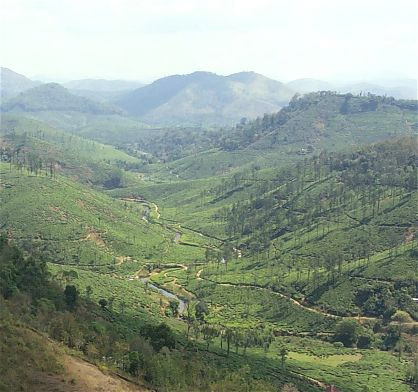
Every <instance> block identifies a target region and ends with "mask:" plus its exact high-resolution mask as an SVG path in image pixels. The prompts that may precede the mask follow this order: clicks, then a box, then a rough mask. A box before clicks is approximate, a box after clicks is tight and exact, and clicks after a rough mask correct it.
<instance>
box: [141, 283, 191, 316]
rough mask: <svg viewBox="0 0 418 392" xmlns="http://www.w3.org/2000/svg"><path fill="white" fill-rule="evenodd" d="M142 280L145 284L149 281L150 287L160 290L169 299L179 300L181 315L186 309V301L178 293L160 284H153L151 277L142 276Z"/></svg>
mask: <svg viewBox="0 0 418 392" xmlns="http://www.w3.org/2000/svg"><path fill="white" fill-rule="evenodd" d="M140 281H141V282H142V283H144V284H147V283H148V287H151V288H152V289H154V290H156V291H158V292H159V293H160V294H162V295H164V297H166V298H167V299H169V300H173V299H174V300H176V301H178V303H179V314H180V315H181V314H183V312H184V309H185V308H186V303H185V302H184V301H183V300H182V299H180V298H179V297H177V295H175V294H173V293H170V292H169V291H167V290H164V289H162V288H161V287H158V286H156V285H154V284H152V283H151V282H150V279H149V278H140Z"/></svg>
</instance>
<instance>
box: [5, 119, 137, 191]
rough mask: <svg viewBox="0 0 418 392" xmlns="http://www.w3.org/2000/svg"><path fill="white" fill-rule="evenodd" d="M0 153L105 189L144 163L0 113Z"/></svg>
mask: <svg viewBox="0 0 418 392" xmlns="http://www.w3.org/2000/svg"><path fill="white" fill-rule="evenodd" d="M0 154H1V156H2V160H3V161H7V162H11V163H13V164H15V165H27V166H29V170H31V171H32V172H35V173H37V172H42V171H46V172H48V173H50V174H52V173H53V174H54V175H56V174H64V175H66V176H70V177H71V178H73V179H77V180H78V181H80V182H82V183H85V184H90V185H94V186H97V187H106V188H112V187H115V186H120V185H122V184H124V183H126V181H128V183H129V178H127V175H126V174H127V173H126V172H125V171H124V169H127V168H130V169H132V168H138V167H141V166H142V165H143V161H141V160H140V159H138V158H135V157H132V156H130V155H128V154H126V153H124V152H122V151H119V150H117V149H115V148H114V147H112V146H109V145H104V144H101V143H97V142H93V141H91V140H88V139H85V138H82V137H79V136H76V135H71V134H68V133H66V132H63V131H61V130H58V129H55V128H52V127H50V126H48V125H46V124H45V123H42V122H39V121H35V120H31V119H28V118H25V117H22V116H19V115H16V114H4V115H3V116H2V122H1V127H0Z"/></svg>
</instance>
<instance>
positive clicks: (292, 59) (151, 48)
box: [0, 0, 418, 82]
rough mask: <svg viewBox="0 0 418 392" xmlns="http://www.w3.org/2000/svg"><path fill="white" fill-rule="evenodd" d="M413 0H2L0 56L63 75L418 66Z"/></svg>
mask: <svg viewBox="0 0 418 392" xmlns="http://www.w3.org/2000/svg"><path fill="white" fill-rule="evenodd" d="M417 4H418V2H416V1H413V0H411V1H410V0H396V1H394V0H376V1H375V0H345V1H342V0H284V1H282V0H275V1H269V0H257V1H246V0H238V1H232V0H230V1H229V0H223V1H218V0H195V1H187V0H71V1H67V0H2V1H1V13H0V29H1V52H0V56H1V57H0V63H1V65H2V66H5V67H9V68H12V69H13V70H15V71H17V72H20V73H23V74H25V75H28V76H35V75H36V76H38V77H39V76H40V75H44V76H48V77H51V78H56V79H71V78H72V79H74V78H85V77H94V78H101V77H103V78H120V79H136V80H142V81H147V82H148V81H151V80H153V79H155V78H158V77H162V76H166V75H170V74H175V73H179V74H184V73H189V72H193V71H196V70H207V71H212V72H216V73H219V74H230V73H234V72H238V71H242V70H253V71H256V72H259V73H262V74H265V75H266V76H269V77H272V78H275V79H278V80H282V81H289V80H292V79H296V78H302V77H314V78H320V79H328V80H330V79H333V78H337V77H351V78H356V79H373V78H378V77H413V78H416V77H417V76H418V75H417V74H418V60H417V54H418V47H417V36H418V27H417V15H418V6H417Z"/></svg>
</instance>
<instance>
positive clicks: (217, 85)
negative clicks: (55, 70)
mask: <svg viewBox="0 0 418 392" xmlns="http://www.w3.org/2000/svg"><path fill="white" fill-rule="evenodd" d="M378 83H379V84H377V83H369V82H359V83H352V84H333V83H330V82H327V81H321V80H316V79H309V78H305V79H297V80H294V81H291V82H288V83H286V84H285V83H282V82H279V81H276V80H273V79H269V78H267V77H265V76H263V75H260V74H257V73H255V72H239V73H235V74H232V75H228V76H222V75H217V74H214V73H211V72H194V73H192V74H187V75H172V76H167V77H164V78H161V79H158V80H156V81H155V82H153V83H151V84H149V85H143V84H142V83H140V82H138V81H124V80H105V79H83V80H74V81H70V82H67V83H63V87H62V86H61V85H59V84H57V83H45V84H42V83H41V82H39V81H32V80H30V79H29V78H27V77H25V76H24V75H20V74H18V73H16V72H14V71H12V70H10V69H8V68H2V69H1V96H2V110H3V111H16V110H19V111H28V112H34V111H57V110H58V111H80V112H83V113H86V112H91V113H93V114H115V113H118V114H121V113H125V115H128V116H131V117H135V118H138V119H141V121H143V122H146V123H149V124H152V125H158V126H161V125H163V126H167V125H193V126H194V125H202V124H203V125H215V126H222V125H232V124H234V123H236V122H238V121H240V119H241V118H254V117H257V116H262V115H263V114H264V113H274V112H277V111H278V110H280V108H281V107H283V106H285V105H286V104H287V103H288V102H289V101H290V99H291V98H292V97H293V96H294V95H295V94H296V93H299V94H305V93H308V92H313V91H324V90H332V91H340V92H343V93H347V92H350V93H353V94H359V93H363V94H366V93H369V92H370V93H372V94H376V95H387V96H393V97H395V98H398V99H415V98H416V97H417V85H416V81H415V80H412V79H406V80H393V81H390V80H389V81H383V80H380V81H378ZM22 93H23V94H22ZM19 94H20V95H19Z"/></svg>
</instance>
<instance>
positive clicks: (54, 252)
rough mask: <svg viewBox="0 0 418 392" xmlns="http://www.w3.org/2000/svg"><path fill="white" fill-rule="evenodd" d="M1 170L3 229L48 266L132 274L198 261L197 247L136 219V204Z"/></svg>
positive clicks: (58, 181) (140, 212)
mask: <svg viewBox="0 0 418 392" xmlns="http://www.w3.org/2000/svg"><path fill="white" fill-rule="evenodd" d="M0 167H1V188H0V196H1V198H2V209H1V221H2V230H3V231H6V232H8V233H9V235H10V236H11V238H13V239H15V240H16V241H18V242H19V243H20V244H22V245H24V246H26V247H28V248H29V249H35V250H36V249H37V250H38V251H40V252H41V251H42V252H43V253H44V254H47V255H48V258H49V260H51V261H54V262H59V263H79V264H84V265H90V264H92V265H106V267H103V269H105V270H106V269H109V270H113V269H114V268H116V267H118V265H120V268H124V269H126V270H127V271H134V270H136V269H138V268H139V266H141V265H143V264H144V263H147V262H153V263H158V262H163V263H164V262H186V263H187V262H190V261H193V260H195V259H196V258H202V257H203V254H204V249H202V248H199V247H192V246H183V245H181V244H176V243H174V242H173V239H174V237H175V230H174V229H170V228H165V227H164V226H162V225H158V224H152V223H147V222H146V221H145V220H144V219H141V218H142V216H143V214H144V210H145V207H144V206H143V205H141V204H138V203H129V202H124V201H119V200H115V199H113V198H110V197H109V196H106V195H104V194H103V193H100V192H98V191H95V190H92V189H90V188H87V187H85V186H82V185H80V184H79V183H76V182H74V181H72V180H70V179H68V178H65V177H62V176H57V177H56V178H53V179H51V178H50V177H46V176H40V175H39V176H35V175H30V174H27V173H25V172H19V171H17V170H16V169H15V168H14V167H12V169H11V170H10V167H9V165H8V164H1V166H0ZM189 236H192V235H191V234H189ZM191 239H192V240H193V238H191ZM196 242H199V238H196ZM126 257H128V259H126ZM133 260H136V261H133ZM128 261H129V262H128Z"/></svg>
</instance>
